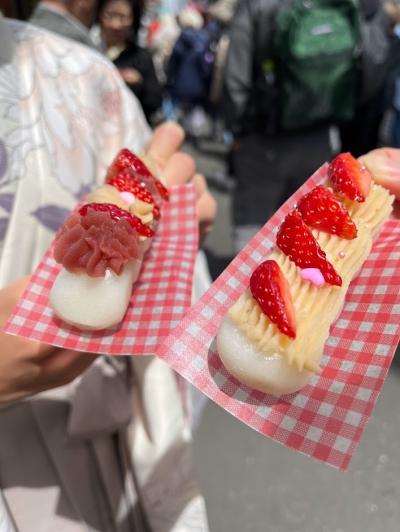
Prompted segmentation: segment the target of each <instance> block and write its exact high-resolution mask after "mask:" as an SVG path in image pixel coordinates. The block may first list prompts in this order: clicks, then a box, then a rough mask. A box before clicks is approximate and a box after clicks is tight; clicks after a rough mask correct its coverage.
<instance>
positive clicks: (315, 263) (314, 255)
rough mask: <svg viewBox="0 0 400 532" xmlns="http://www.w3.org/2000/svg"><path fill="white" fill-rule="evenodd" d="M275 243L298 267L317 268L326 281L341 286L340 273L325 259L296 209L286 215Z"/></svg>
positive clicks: (323, 253)
mask: <svg viewBox="0 0 400 532" xmlns="http://www.w3.org/2000/svg"><path fill="white" fill-rule="evenodd" d="M276 243H277V245H278V247H279V248H280V249H281V250H282V251H283V253H285V255H287V256H288V257H289V259H290V260H292V261H293V262H294V263H295V264H296V266H298V267H299V268H302V269H303V268H318V269H319V270H320V272H321V273H322V275H323V276H324V279H325V281H326V282H327V283H329V284H332V285H336V286H342V279H341V277H340V275H338V274H337V273H336V271H335V269H334V267H333V266H332V264H331V263H330V262H329V261H328V260H327V258H326V254H325V252H324V251H323V250H322V249H321V248H320V246H319V244H318V242H317V241H316V240H315V238H314V236H313V234H312V233H311V231H310V229H308V227H307V226H306V224H305V223H304V221H303V218H302V217H301V214H300V212H299V211H298V210H296V209H295V210H293V211H292V212H290V213H289V214H288V215H287V216H286V218H285V219H284V221H283V223H282V225H281V226H280V228H279V231H278V234H277V236H276Z"/></svg>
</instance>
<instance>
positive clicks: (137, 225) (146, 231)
mask: <svg viewBox="0 0 400 532" xmlns="http://www.w3.org/2000/svg"><path fill="white" fill-rule="evenodd" d="M90 209H91V210H94V211H99V212H108V213H109V214H110V216H111V218H112V219H113V220H115V221H118V220H121V219H125V220H127V221H128V222H129V223H130V225H131V226H132V227H133V228H134V229H135V230H136V231H137V232H138V234H139V235H140V236H146V237H152V236H154V230H153V229H152V228H151V227H149V226H148V225H145V224H144V223H142V221H141V220H140V218H138V217H137V216H134V215H133V214H130V213H129V212H128V211H124V209H120V208H119V207H117V206H116V205H114V204H112V203H86V204H85V205H83V206H82V207H81V208H80V209H79V211H78V212H79V214H80V215H81V216H86V215H87V213H88V211H89V210H90Z"/></svg>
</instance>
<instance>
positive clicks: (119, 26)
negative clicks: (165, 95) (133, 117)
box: [98, 0, 162, 122]
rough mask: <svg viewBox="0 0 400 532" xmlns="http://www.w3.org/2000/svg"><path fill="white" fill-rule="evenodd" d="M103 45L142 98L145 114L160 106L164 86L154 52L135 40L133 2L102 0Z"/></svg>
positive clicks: (101, 26)
mask: <svg viewBox="0 0 400 532" xmlns="http://www.w3.org/2000/svg"><path fill="white" fill-rule="evenodd" d="M98 13H99V16H98V19H99V23H100V32H101V48H102V49H103V51H104V53H105V54H106V55H107V57H108V58H109V59H110V60H111V61H113V63H114V64H115V66H116V67H117V68H118V70H119V72H120V74H121V76H122V78H123V79H124V81H125V83H126V84H127V85H128V87H129V88H130V89H131V90H132V92H133V93H134V94H135V95H136V97H137V98H138V100H139V101H140V103H141V105H142V108H143V111H144V113H145V115H146V118H147V119H148V120H149V121H150V122H151V120H152V117H153V116H154V115H155V113H156V112H157V111H158V110H159V109H160V108H161V104H162V87H161V85H160V83H159V82H158V79H157V76H156V73H155V69H154V64H153V59H152V56H151V53H150V52H149V51H148V50H146V49H144V48H142V47H140V46H139V45H138V43H137V40H136V33H135V32H134V24H135V22H136V25H137V27H139V23H138V22H137V21H135V19H134V3H133V2H131V1H129V0H103V1H101V2H100V4H99V11H98Z"/></svg>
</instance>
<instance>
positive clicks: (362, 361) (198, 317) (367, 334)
mask: <svg viewBox="0 0 400 532" xmlns="http://www.w3.org/2000/svg"><path fill="white" fill-rule="evenodd" d="M325 178H326V165H325V166H324V167H322V168H321V169H320V170H319V171H318V172H316V173H315V174H314V175H313V176H312V177H311V178H310V179H309V180H308V181H307V182H306V183H305V184H304V185H303V187H301V188H300V189H299V190H298V191H297V192H296V194H294V196H292V198H290V200H289V201H288V202H286V203H285V204H284V205H283V206H282V207H281V208H280V209H279V210H278V212H276V213H275V215H274V216H273V217H272V218H271V219H270V220H269V222H268V223H267V224H266V225H265V226H264V227H263V228H262V229H261V231H260V232H259V233H258V234H257V235H256V236H255V237H254V239H253V240H251V242H250V243H249V244H248V245H247V246H246V247H245V248H244V249H243V250H242V251H241V252H240V253H239V255H238V256H237V257H236V258H235V259H234V260H233V261H232V263H231V264H230V265H229V266H228V268H227V269H226V270H225V271H224V272H223V273H222V275H221V276H220V277H219V278H218V279H217V280H216V282H215V283H214V284H213V285H212V286H211V288H210V289H209V290H208V291H207V292H206V294H205V295H204V296H203V297H202V299H201V300H200V301H199V302H198V303H197V304H196V305H195V306H194V307H192V309H191V310H190V311H189V312H188V314H187V315H186V316H185V318H184V320H183V321H182V322H181V323H180V324H179V325H178V327H177V328H176V329H175V330H174V331H173V332H172V334H171V335H170V336H169V337H168V338H167V339H166V341H165V342H164V344H163V345H162V346H161V347H160V349H159V350H158V355H159V356H160V357H162V358H163V359H164V360H165V361H167V362H168V363H169V364H170V365H171V366H172V367H173V368H174V369H175V370H176V371H177V372H178V373H179V374H180V375H182V376H183V377H185V378H186V379H187V380H188V381H190V382H191V383H192V384H193V385H194V386H196V387H197V388H199V389H200V390H201V391H202V392H203V393H205V394H206V395H207V396H208V397H210V399H212V400H213V401H215V402H216V403H217V404H219V405H220V406H222V407H223V408H225V409H226V410H227V411H228V412H230V413H231V414H233V415H234V416H235V417H237V418H238V419H240V420H241V421H243V422H244V423H247V424H248V425H249V426H250V427H252V428H253V429H255V430H257V431H258V432H260V433H261V434H264V435H265V436H269V437H270V438H272V439H274V440H276V441H278V442H280V443H282V444H284V445H286V446H287V447H290V448H292V449H295V450H297V451H300V452H301V453H304V454H306V455H308V456H311V457H313V458H316V459H319V460H322V461H323V462H326V463H328V464H330V465H332V466H334V467H337V468H340V469H343V470H345V469H347V467H348V465H349V462H350V460H351V458H352V456H353V454H354V452H355V450H356V447H357V444H358V443H359V441H360V438H361V435H362V433H363V430H364V429H365V426H366V423H367V421H368V419H369V417H370V416H371V414H372V410H373V408H374V405H375V403H376V401H377V398H378V395H379V392H380V390H381V388H382V386H383V383H384V381H385V378H386V374H387V371H388V369H389V366H390V364H391V361H392V358H393V355H394V352H395V349H396V346H397V344H398V342H399V338H400V220H389V221H388V222H386V224H385V226H384V228H383V230H382V232H381V233H380V235H379V237H378V239H377V241H376V242H375V244H374V247H373V250H372V252H371V254H370V256H369V258H368V259H367V261H366V262H365V263H364V266H363V268H362V271H361V272H360V273H359V275H358V276H357V278H356V279H354V281H353V282H352V284H351V286H350V289H349V291H348V293H347V297H346V302H345V306H344V308H343V311H342V313H341V315H340V317H339V319H338V320H337V321H336V323H335V324H334V326H333V327H332V328H331V333H330V336H329V338H328V340H327V342H326V344H325V349H324V354H323V357H322V360H321V366H322V372H321V373H320V374H318V375H314V376H313V378H312V380H311V382H310V384H309V385H308V386H307V387H305V388H304V389H302V390H301V391H300V392H298V393H297V394H292V395H290V396H285V397H281V398H274V397H272V396H270V395H266V394H263V393H261V392H257V391H254V390H252V389H250V388H248V387H246V386H244V385H242V384H241V383H239V382H238V381H237V380H236V379H235V378H233V377H232V376H230V375H229V374H228V373H227V371H226V370H225V369H224V367H223V366H222V363H221V361H220V359H219V357H218V355H217V353H216V347H215V335H216V333H217V331H218V328H219V325H220V323H221V320H222V318H223V316H224V314H225V313H226V311H227V310H228V308H229V307H230V306H231V305H232V304H233V303H234V301H236V299H237V298H238V297H239V296H240V294H241V293H242V292H243V291H244V290H245V289H246V287H247V286H248V282H249V278H250V275H251V273H252V271H253V270H254V268H255V267H256V265H257V264H259V263H260V262H261V261H262V260H263V259H264V258H265V257H266V256H268V254H269V252H270V248H271V247H272V245H273V243H274V242H275V233H276V228H277V227H278V226H279V225H280V223H281V222H282V221H283V219H284V217H285V216H286V214H287V213H288V212H289V210H290V209H291V207H292V206H293V204H294V203H295V202H296V201H297V200H298V199H299V198H300V196H302V195H303V194H304V193H306V192H308V191H310V190H311V189H312V188H313V187H314V186H315V185H316V184H319V183H321V182H322V181H323V180H324V179H325Z"/></svg>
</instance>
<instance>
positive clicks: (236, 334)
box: [217, 316, 313, 397]
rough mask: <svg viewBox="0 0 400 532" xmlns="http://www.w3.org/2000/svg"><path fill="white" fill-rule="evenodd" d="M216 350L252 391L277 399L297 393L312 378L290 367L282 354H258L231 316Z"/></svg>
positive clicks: (221, 332)
mask: <svg viewBox="0 0 400 532" xmlns="http://www.w3.org/2000/svg"><path fill="white" fill-rule="evenodd" d="M217 349H218V354H219V356H220V358H221V360H222V363H223V364H224V366H225V368H226V369H227V371H228V372H229V373H230V374H231V375H233V376H234V377H236V378H237V379H238V380H239V381H240V382H242V383H243V384H246V385H247V386H249V387H250V388H253V389H255V390H259V391H260V392H264V393H269V394H272V395H275V396H277V397H279V396H281V395H286V394H290V393H294V392H297V391H298V390H300V389H301V388H303V387H304V386H305V385H306V384H307V383H308V381H309V380H310V378H311V376H312V375H313V374H312V373H310V372H308V371H299V370H298V369H297V368H296V367H295V366H294V365H289V364H288V362H287V361H286V360H285V358H284V357H282V356H281V355H279V354H274V353H273V354H271V355H267V354H265V353H263V352H261V351H258V350H257V349H256V348H255V347H254V345H253V344H252V343H251V342H250V340H248V338H247V337H246V336H245V335H244V334H243V333H242V332H241V331H240V330H239V328H238V327H236V325H235V324H234V323H233V322H232V320H231V319H230V318H229V317H228V316H225V318H224V319H223V321H222V323H221V327H220V329H219V332H218V335H217Z"/></svg>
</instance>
